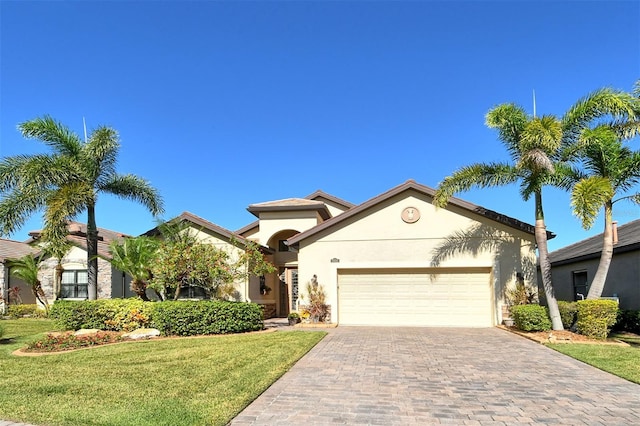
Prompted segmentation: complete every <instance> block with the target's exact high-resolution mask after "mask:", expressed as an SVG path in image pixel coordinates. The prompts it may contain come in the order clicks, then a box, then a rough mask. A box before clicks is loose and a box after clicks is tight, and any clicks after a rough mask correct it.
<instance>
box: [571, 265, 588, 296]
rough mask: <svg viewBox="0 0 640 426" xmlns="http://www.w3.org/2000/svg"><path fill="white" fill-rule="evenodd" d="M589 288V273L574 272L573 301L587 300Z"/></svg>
mask: <svg viewBox="0 0 640 426" xmlns="http://www.w3.org/2000/svg"><path fill="white" fill-rule="evenodd" d="M588 291H589V286H588V285H587V271H574V272H573V300H583V299H586V297H587V293H588Z"/></svg>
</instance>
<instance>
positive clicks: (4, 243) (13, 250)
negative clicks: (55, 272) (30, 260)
mask: <svg viewBox="0 0 640 426" xmlns="http://www.w3.org/2000/svg"><path fill="white" fill-rule="evenodd" d="M39 251H40V250H39V249H38V248H36V247H31V246H30V245H29V244H27V243H22V242H19V241H13V240H5V239H4V238H0V263H4V261H5V260H7V259H20V258H21V257H23V256H26V255H28V254H37V253H38V252H39Z"/></svg>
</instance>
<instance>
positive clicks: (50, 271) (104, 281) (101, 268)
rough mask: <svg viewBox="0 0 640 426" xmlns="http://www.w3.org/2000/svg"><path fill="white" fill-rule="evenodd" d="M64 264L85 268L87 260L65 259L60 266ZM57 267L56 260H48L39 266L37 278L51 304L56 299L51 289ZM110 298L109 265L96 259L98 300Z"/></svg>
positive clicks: (102, 260)
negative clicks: (74, 264)
mask: <svg viewBox="0 0 640 426" xmlns="http://www.w3.org/2000/svg"><path fill="white" fill-rule="evenodd" d="M66 263H76V264H81V265H83V268H85V269H86V267H87V258H86V257H84V258H82V259H78V258H67V257H65V258H64V259H62V265H64V264H66ZM57 265H58V259H56V258H53V257H52V258H48V259H46V260H44V261H43V262H42V263H41V264H40V272H39V273H38V276H39V278H40V282H41V283H42V289H43V290H44V292H45V295H46V296H47V300H48V301H49V303H51V302H53V301H54V300H55V299H56V297H55V293H54V289H53V283H54V280H55V274H56V266H57ZM110 298H111V263H109V262H108V261H106V260H104V259H101V258H98V299H110Z"/></svg>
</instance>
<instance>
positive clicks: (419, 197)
mask: <svg viewBox="0 0 640 426" xmlns="http://www.w3.org/2000/svg"><path fill="white" fill-rule="evenodd" d="M434 193H435V191H434V190H433V189H432V188H429V187H427V186H424V185H421V184H418V183H416V182H415V181H412V180H409V181H407V182H405V183H403V184H401V185H399V186H396V187H394V188H392V189H390V190H389V191H387V192H385V193H383V194H380V195H378V196H376V197H374V198H372V199H370V200H368V201H366V202H364V203H362V204H360V205H357V206H356V205H353V204H351V203H349V202H347V201H344V200H341V199H339V198H337V197H334V196H332V195H329V194H327V193H324V192H322V191H317V192H314V193H313V194H311V195H309V196H307V197H305V198H288V199H283V200H277V201H269V202H264V203H258V204H251V205H250V206H249V207H248V208H247V210H248V211H249V212H251V213H252V214H253V215H255V216H256V217H257V220H256V221H254V222H252V223H250V224H248V225H247V226H245V227H243V228H241V229H239V230H237V231H235V232H234V231H230V230H227V229H225V228H223V227H221V226H218V225H216V224H214V223H212V222H209V221H207V220H205V219H203V218H201V217H198V216H196V215H194V214H192V213H188V212H185V213H182V214H181V215H180V216H178V217H176V218H174V219H172V220H173V221H176V220H177V221H182V222H185V223H187V225H188V226H189V227H190V228H191V229H193V230H194V232H195V235H196V236H197V238H198V239H199V240H200V241H203V242H207V243H211V244H215V245H216V246H218V247H219V248H222V249H224V250H227V251H228V252H229V253H230V254H231V255H232V256H235V255H239V254H240V252H241V251H242V250H243V248H244V246H245V245H246V244H247V242H248V241H253V242H255V243H257V244H258V246H259V247H260V249H261V251H262V252H263V254H264V255H265V257H266V259H267V260H269V261H270V262H271V263H273V264H274V265H275V267H276V269H277V271H276V273H274V274H270V275H268V276H264V277H251V276H247V277H246V279H242V280H239V281H238V282H237V283H236V289H237V294H236V295H235V298H236V299H237V300H246V301H251V302H255V303H258V304H260V305H262V306H263V309H264V311H265V316H266V317H271V316H280V317H284V316H286V315H287V314H288V313H289V312H291V311H293V310H298V309H300V307H302V306H304V305H306V304H307V303H308V300H306V299H305V298H304V296H305V288H306V284H307V283H308V282H309V281H310V280H311V279H312V277H314V276H316V277H317V280H318V282H319V283H320V284H321V285H322V286H323V287H324V289H325V292H326V303H327V304H328V305H329V307H330V309H329V310H330V320H331V321H332V322H334V323H339V324H343V325H409V326H461V327H489V326H492V325H495V324H498V323H500V322H501V321H502V306H503V304H504V291H505V289H506V288H507V287H509V286H513V285H515V283H516V279H517V275H519V274H521V275H522V276H524V278H525V280H526V281H528V282H529V283H535V282H536V280H537V278H536V255H535V237H534V228H533V226H531V225H528V224H526V223H523V222H520V221H518V220H516V219H513V218H510V217H507V216H504V215H502V214H499V213H496V212H494V211H491V210H487V209H485V208H483V207H480V206H477V205H474V204H471V203H468V202H466V201H463V200H460V199H458V198H452V199H451V200H450V202H449V204H448V205H447V207H445V208H440V209H438V208H436V207H435V206H433V204H432V199H433V195H434ZM100 232H101V233H100V235H102V236H103V238H104V241H103V242H102V246H101V247H102V248H101V255H102V256H104V257H105V258H107V257H108V252H107V253H105V249H106V243H107V240H109V239H111V238H112V237H113V238H120V237H122V235H119V234H116V235H109V234H107V232H106V231H104V230H101V231H100ZM158 234H159V230H158V229H157V228H153V229H151V230H150V231H148V232H147V233H145V235H158ZM36 236H37V235H34V237H36ZM81 237H82V230H79V231H78V232H77V233H76V234H74V235H72V236H71V237H70V238H77V241H76V240H75V239H74V243H75V244H76V245H77V250H78V251H77V253H76V254H73V255H72V256H70V257H69V258H68V259H67V263H65V270H68V271H77V273H76V274H75V276H74V279H75V282H76V283H79V282H80V281H81V278H82V277H83V275H82V274H81V271H83V270H86V266H85V263H86V255H85V256H83V254H84V253H85V252H84V251H83V250H81V248H82V247H83V246H82V244H83V243H82V241H83V240H82V239H81ZM549 237H550V238H551V237H553V235H552V234H550V233H549ZM102 262H104V263H102V265H103V268H104V269H105V270H104V273H103V271H102V270H101V272H100V276H101V278H100V279H101V280H102V282H103V284H102V285H101V290H100V291H99V296H100V297H101V298H103V297H122V296H123V295H125V296H129V295H130V294H127V293H126V291H125V286H124V283H125V281H123V280H121V281H120V284H121V286H120V287H119V288H120V289H122V290H119V291H116V287H118V286H117V285H116V283H117V281H118V277H120V278H122V274H121V273H120V274H121V275H118V273H117V272H114V271H111V270H110V269H109V267H108V262H106V261H104V260H103V261H102ZM47 265H48V268H50V269H53V268H55V261H51V262H50V263H47ZM72 266H73V267H72ZM51 276H52V275H51ZM69 279H71V274H69ZM47 285H50V284H49V282H48V284H47ZM85 288H86V285H85ZM126 289H128V285H127V286H126ZM79 295H80V294H79ZM194 295H195V296H197V294H195V293H194ZM80 296H81V295H80Z"/></svg>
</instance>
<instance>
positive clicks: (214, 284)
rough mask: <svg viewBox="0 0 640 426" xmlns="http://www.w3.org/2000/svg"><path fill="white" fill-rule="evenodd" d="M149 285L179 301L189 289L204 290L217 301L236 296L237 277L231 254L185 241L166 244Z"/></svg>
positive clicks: (159, 255) (160, 251)
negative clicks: (195, 287) (184, 290)
mask: <svg viewBox="0 0 640 426" xmlns="http://www.w3.org/2000/svg"><path fill="white" fill-rule="evenodd" d="M151 270H152V273H153V278H152V279H151V281H150V284H149V286H150V287H152V288H154V289H155V290H156V291H158V292H160V293H161V294H163V295H164V298H165V299H167V298H172V299H174V300H177V299H178V297H179V296H180V290H181V289H182V288H186V287H189V286H198V287H202V288H203V289H205V290H206V291H207V293H208V294H209V295H210V296H211V297H212V298H214V299H225V298H226V297H228V296H229V295H231V294H232V292H233V290H234V288H233V282H234V280H235V279H236V278H237V275H236V274H235V273H234V270H233V268H232V267H231V262H230V256H229V253H228V252H226V251H224V250H221V249H219V248H216V247H215V246H213V245H211V244H204V243H196V244H185V243H182V242H178V243H172V244H168V245H165V246H164V247H162V249H161V250H159V251H158V256H157V258H156V261H155V263H154V265H153V266H152V268H151Z"/></svg>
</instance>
